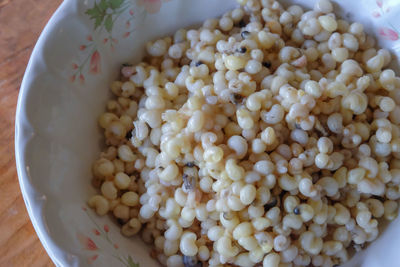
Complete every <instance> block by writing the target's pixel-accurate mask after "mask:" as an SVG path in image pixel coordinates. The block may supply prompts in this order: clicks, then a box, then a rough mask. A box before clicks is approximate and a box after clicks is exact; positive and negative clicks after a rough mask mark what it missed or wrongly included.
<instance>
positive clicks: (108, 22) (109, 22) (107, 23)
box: [104, 15, 114, 32]
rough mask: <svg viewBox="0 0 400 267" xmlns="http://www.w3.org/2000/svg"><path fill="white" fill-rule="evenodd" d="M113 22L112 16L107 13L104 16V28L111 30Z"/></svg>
mask: <svg viewBox="0 0 400 267" xmlns="http://www.w3.org/2000/svg"><path fill="white" fill-rule="evenodd" d="M113 24H114V22H113V20H112V16H111V15H108V16H107V18H106V21H105V22H104V27H105V28H106V30H107V31H108V32H111V30H112V28H113Z"/></svg>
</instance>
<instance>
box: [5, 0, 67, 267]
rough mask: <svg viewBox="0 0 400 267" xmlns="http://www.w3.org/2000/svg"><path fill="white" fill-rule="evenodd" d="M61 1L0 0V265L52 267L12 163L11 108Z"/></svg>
mask: <svg viewBox="0 0 400 267" xmlns="http://www.w3.org/2000/svg"><path fill="white" fill-rule="evenodd" d="M61 2H62V1H61V0H0V266H2V267H3V266H7V267H13V266H16V267H25V266H33V267H36V266H54V264H53V263H52V262H51V260H50V258H49V256H48V255H47V253H46V251H45V250H44V248H43V246H42V244H41V243H40V241H39V239H38V237H37V235H36V233H35V230H34V229H33V227H32V224H31V222H30V220H29V216H28V213H27V211H26V208H25V204H24V201H23V199H22V196H21V191H20V188H19V184H18V178H17V172H16V168H15V159H14V120H15V108H16V104H17V97H18V92H19V87H20V85H21V80H22V77H23V74H24V72H25V68H26V65H27V63H28V60H29V56H30V54H31V52H32V49H33V46H34V45H35V43H36V40H37V38H38V37H39V34H40V32H41V31H42V29H43V27H44V26H45V25H46V23H47V21H48V20H49V18H50V16H51V15H52V14H53V12H54V11H55V10H56V9H57V7H58V6H59V5H60V3H61Z"/></svg>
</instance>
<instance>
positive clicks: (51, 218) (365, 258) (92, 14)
mask: <svg viewBox="0 0 400 267" xmlns="http://www.w3.org/2000/svg"><path fill="white" fill-rule="evenodd" d="M94 2H95V0H85V1H79V0H65V1H64V2H63V3H62V5H61V6H60V7H59V9H58V10H57V11H56V13H55V14H54V15H53V17H52V18H51V20H50V21H49V23H48V24H47V26H46V28H45V29H44V31H43V33H42V34H41V36H40V38H39V41H38V42H37V44H36V46H35V49H34V51H33V53H32V56H31V59H30V61H29V65H28V68H27V70H26V73H25V76H24V79H23V82H22V86H21V91H20V95H19V100H18V107H17V116H16V129H15V131H16V134H15V138H16V148H15V149H16V161H17V168H18V175H19V181H20V184H21V190H22V193H23V196H24V199H25V203H26V206H27V209H28V212H29V215H30V217H31V220H32V223H33V225H34V227H35V230H36V232H37V234H38V236H39V238H40V240H41V241H42V243H43V245H44V247H45V248H46V251H47V252H48V254H49V255H50V257H51V258H52V260H53V261H54V263H55V264H56V265H57V266H90V265H93V266H131V267H132V266H136V265H135V263H139V264H140V266H157V263H155V262H154V261H153V260H151V259H150V257H149V256H148V251H149V249H148V248H147V247H146V246H144V245H143V243H142V242H141V241H140V240H139V239H133V240H132V239H128V238H125V237H123V236H122V235H120V232H119V227H118V226H116V225H115V224H114V223H113V222H112V221H111V219H110V218H109V217H107V216H104V217H102V218H100V217H98V216H96V215H95V214H94V213H93V212H92V211H91V210H89V209H86V208H85V207H86V200H87V199H88V197H89V196H90V195H92V194H93V193H94V192H95V190H94V189H93V188H92V187H91V184H90V180H91V164H92V162H93V160H94V159H96V157H97V156H98V153H99V152H100V149H101V146H102V144H101V142H102V137H101V132H100V130H99V128H98V127H97V117H98V116H99V114H101V112H102V111H103V110H104V109H105V103H106V100H107V98H108V97H109V92H108V85H109V84H110V82H111V81H112V80H113V78H116V77H117V73H118V71H119V67H120V65H121V64H122V63H124V62H138V61H139V60H140V58H141V56H142V55H143V44H144V43H145V42H146V41H148V40H150V39H154V38H155V37H159V36H163V35H168V34H172V33H173V32H174V30H177V29H179V28H181V27H189V26H193V25H196V24H199V23H201V22H202V21H203V20H205V19H206V18H210V17H216V16H218V15H221V14H222V13H223V12H224V11H226V10H229V9H232V8H233V7H234V6H236V2H235V1H234V0H170V1H168V2H167V1H161V0H106V1H105V0H97V2H98V3H100V2H106V3H109V4H110V6H111V7H113V8H114V9H109V11H112V12H114V15H112V16H111V17H109V16H104V17H103V16H102V15H101V12H99V9H98V10H97V12H96V10H95V9H93V7H94ZM291 2H293V1H291ZM294 2H296V3H299V2H301V3H302V2H304V5H305V6H307V7H310V6H311V5H312V4H313V2H314V1H306V0H304V1H294ZM337 4H338V5H339V6H340V8H339V10H340V13H341V14H342V16H344V17H345V18H347V19H349V20H357V21H361V22H363V23H364V24H365V28H366V29H367V30H368V31H369V32H370V33H376V34H381V37H382V38H380V45H381V46H383V47H387V48H391V49H392V51H394V52H395V53H397V54H400V53H399V52H400V40H399V33H398V32H397V33H396V31H395V29H393V28H391V27H397V28H398V29H400V20H398V19H397V18H396V15H399V14H400V2H399V1H396V0H392V1H389V0H386V1H384V2H383V3H382V2H381V1H374V0H363V1H345V0H337ZM99 5H100V4H99ZM388 9H389V10H388ZM343 11H345V12H343ZM119 13H120V14H119ZM96 18H97V19H98V20H99V21H102V24H101V26H99V27H98V28H97V29H96V30H95V29H94V24H95V21H96ZM110 38H111V39H110ZM395 50H396V51H395ZM399 252H400V219H397V220H396V221H395V222H393V223H392V224H390V226H389V227H388V228H387V229H386V230H385V231H384V232H383V234H382V235H381V236H380V238H379V239H378V240H377V241H375V242H374V243H373V244H372V245H371V246H369V247H368V249H366V251H365V252H363V253H360V254H357V256H356V257H354V258H353V259H352V263H350V265H349V266H368V267H369V266H371V267H372V266H386V267H390V266H393V267H395V266H400V264H399V263H398V262H399V260H400V253H399Z"/></svg>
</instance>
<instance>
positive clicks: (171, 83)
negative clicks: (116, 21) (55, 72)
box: [88, 0, 400, 267]
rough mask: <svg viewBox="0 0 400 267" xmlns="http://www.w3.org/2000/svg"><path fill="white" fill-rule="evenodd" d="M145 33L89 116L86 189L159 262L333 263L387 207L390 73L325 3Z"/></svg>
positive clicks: (385, 59) (394, 184)
mask: <svg viewBox="0 0 400 267" xmlns="http://www.w3.org/2000/svg"><path fill="white" fill-rule="evenodd" d="M239 2H240V4H241V7H239V8H237V9H234V10H232V11H230V12H228V13H226V14H224V15H223V16H222V17H221V18H220V19H208V20H206V21H205V22H204V23H203V26H202V27H200V28H199V29H197V30H184V29H180V30H178V31H177V32H176V33H175V34H174V36H172V37H165V38H162V39H159V40H156V41H154V42H150V43H148V44H147V46H146V48H147V55H146V57H145V58H144V60H143V62H141V63H139V64H136V65H134V66H132V65H124V66H123V67H122V69H121V74H122V76H121V80H120V81H115V82H113V83H112V85H111V91H112V92H113V93H114V95H115V98H114V99H112V100H110V101H109V102H108V103H107V111H106V112H105V113H104V114H102V115H101V116H100V118H99V124H100V126H101V127H102V128H103V129H104V135H105V141H106V145H107V148H106V149H105V150H104V152H102V153H101V155H100V158H99V159H98V160H97V161H96V162H95V163H94V165H93V176H94V178H93V185H94V186H95V187H97V188H99V191H100V193H99V194H98V195H95V196H93V197H91V198H90V199H89V203H88V204H89V206H90V207H92V208H93V209H95V211H96V212H97V213H98V214H99V215H106V214H108V213H110V214H112V216H113V217H114V218H115V219H116V222H117V223H119V224H120V225H121V233H122V234H123V235H125V236H128V237H130V236H134V235H136V234H140V235H141V237H142V239H143V240H144V241H145V242H146V243H149V244H153V252H152V256H153V257H154V258H156V259H157V260H158V261H159V262H160V263H162V264H165V265H167V266H201V265H203V264H204V265H209V266H222V265H236V266H254V265H257V264H262V265H263V266H268V267H272V266H309V265H312V266H335V265H338V264H342V263H344V262H346V261H347V260H348V259H349V257H350V253H351V251H352V250H356V251H358V250H360V249H362V247H363V246H364V245H365V244H368V243H369V242H371V241H373V240H374V239H376V238H377V236H378V233H379V231H378V219H381V218H382V219H383V218H384V219H386V220H393V219H394V218H396V216H397V210H398V204H397V202H396V200H397V199H399V197H400V191H399V185H400V160H399V158H400V157H399V156H400V153H399V152H400V127H399V122H400V107H399V106H398V105H397V103H398V102H399V101H400V95H399V90H398V89H399V88H400V79H399V78H398V77H396V76H395V73H394V71H393V70H391V69H388V67H387V66H388V64H389V63H390V62H391V55H390V53H389V52H388V51H387V50H384V49H377V48H375V40H374V39H373V38H372V37H371V36H369V35H367V34H366V33H365V32H364V30H363V25H362V24H360V23H357V22H355V23H349V22H347V21H345V20H342V19H338V18H336V17H335V15H334V14H333V13H332V12H333V7H332V4H331V3H330V2H329V1H327V0H320V1H318V2H317V3H316V5H315V7H314V10H312V11H305V10H303V8H301V7H300V6H297V5H292V6H289V7H288V8H286V9H285V8H283V6H282V5H281V4H280V3H279V2H276V1H269V0H261V1H259V0H248V1H245V0H242V1H239Z"/></svg>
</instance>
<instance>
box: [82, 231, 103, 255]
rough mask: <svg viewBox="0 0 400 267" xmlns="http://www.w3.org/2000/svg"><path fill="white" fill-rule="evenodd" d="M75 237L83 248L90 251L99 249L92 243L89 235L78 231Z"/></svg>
mask: <svg viewBox="0 0 400 267" xmlns="http://www.w3.org/2000/svg"><path fill="white" fill-rule="evenodd" d="M77 237H78V240H79V242H80V243H81V244H82V246H83V248H84V249H87V250H92V251H94V250H98V249H99V248H98V247H97V246H96V243H94V241H93V240H92V239H91V238H90V237H88V236H85V235H83V234H79V233H78V234H77Z"/></svg>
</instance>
